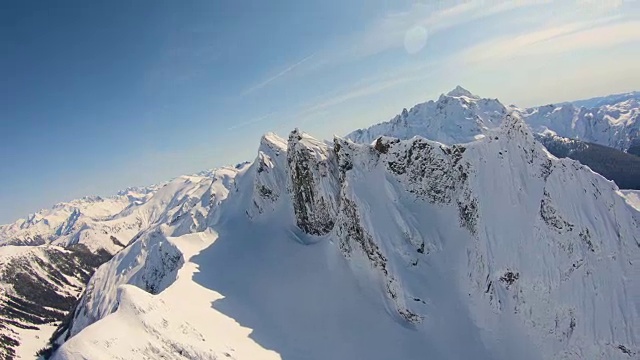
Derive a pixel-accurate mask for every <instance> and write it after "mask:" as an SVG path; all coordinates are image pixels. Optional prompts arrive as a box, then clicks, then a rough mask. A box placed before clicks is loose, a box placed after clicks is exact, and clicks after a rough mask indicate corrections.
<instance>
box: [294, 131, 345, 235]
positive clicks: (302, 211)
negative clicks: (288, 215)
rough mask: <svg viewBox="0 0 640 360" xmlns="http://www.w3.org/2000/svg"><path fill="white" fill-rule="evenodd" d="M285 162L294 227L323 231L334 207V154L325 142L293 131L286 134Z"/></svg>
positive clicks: (330, 221) (314, 232)
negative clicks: (294, 218)
mask: <svg viewBox="0 0 640 360" xmlns="http://www.w3.org/2000/svg"><path fill="white" fill-rule="evenodd" d="M287 163H288V165H289V168H288V170H289V184H290V185H289V186H290V193H291V195H292V201H293V210H294V212H295V216H296V223H297V224H298V227H299V228H300V229H302V230H303V231H304V232H306V233H308V234H312V235H324V234H327V233H328V232H329V231H331V229H333V225H334V224H335V218H336V213H337V210H338V193H339V185H338V179H337V177H336V175H337V171H336V170H337V164H336V159H335V155H334V153H333V152H332V151H331V148H330V147H329V146H328V145H326V144H324V143H322V142H320V141H318V140H315V139H313V138H312V137H310V136H308V135H307V134H305V133H302V132H299V131H297V130H296V131H293V132H292V133H291V135H289V142H288V151H287Z"/></svg>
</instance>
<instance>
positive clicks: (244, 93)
mask: <svg viewBox="0 0 640 360" xmlns="http://www.w3.org/2000/svg"><path fill="white" fill-rule="evenodd" d="M314 56H315V54H311V55H309V56H307V57H305V58H304V59H302V60H300V61H298V62H297V63H295V64H293V65H291V66H289V67H287V68H286V69H284V70H282V71H281V72H279V73H277V74H276V75H274V76H272V77H270V78H268V79H266V80H264V81H262V82H260V83H258V84H256V85H254V86H252V87H250V88H248V89H247V90H245V91H243V92H242V96H245V95H248V94H251V93H252V92H254V91H257V90H260V89H262V88H264V87H265V86H267V85H269V84H270V83H272V82H274V81H276V80H278V79H279V78H281V77H283V76H285V75H287V74H288V73H290V72H291V71H293V70H294V69H295V68H297V67H298V66H300V65H302V64H304V63H305V62H307V61H309V60H311V59H312V58H313V57H314Z"/></svg>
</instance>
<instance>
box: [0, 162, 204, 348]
mask: <svg viewBox="0 0 640 360" xmlns="http://www.w3.org/2000/svg"><path fill="white" fill-rule="evenodd" d="M214 181H216V178H215V176H214V175H213V172H211V171H209V172H203V173H201V174H198V175H192V176H182V177H179V178H176V179H174V180H172V181H169V182H167V183H165V184H162V185H158V186H151V187H146V188H129V189H126V190H124V191H121V192H119V193H118V194H117V195H116V196H114V197H110V198H101V197H86V198H82V199H79V200H74V201H71V202H68V203H60V204H57V205H55V206H54V207H53V208H51V209H46V210H41V211H39V212H37V213H35V214H32V215H30V216H29V217H27V218H26V219H21V220H18V221H16V222H14V223H13V224H9V225H4V226H1V227H0V357H2V358H3V359H13V358H14V357H15V358H17V359H30V358H33V355H34V354H35V352H36V351H37V350H39V349H40V348H42V347H44V346H45V345H46V343H47V340H48V338H49V337H50V336H51V334H52V333H53V330H54V329H55V328H56V327H57V326H59V325H60V324H63V325H64V324H65V323H66V322H68V320H69V319H66V318H67V315H68V313H69V311H71V310H73V308H74V307H75V305H76V302H77V299H78V297H79V295H80V294H81V293H82V292H83V291H84V289H85V285H86V283H87V281H88V280H89V278H90V276H91V275H92V274H93V272H94V270H95V269H96V268H97V267H98V266H99V265H101V264H102V263H104V262H105V261H107V260H109V259H110V258H111V257H112V256H113V255H114V254H116V253H119V252H121V250H123V249H125V248H127V246H128V245H129V243H131V242H132V241H133V240H134V239H135V238H137V237H140V236H142V234H143V233H144V232H145V231H147V230H149V229H150V228H154V227H155V226H157V225H158V224H167V223H173V222H176V221H177V220H178V219H181V221H180V224H181V226H183V227H184V228H185V229H192V230H194V231H196V230H197V231H200V230H203V229H204V224H205V216H206V214H207V213H208V207H209V206H211V205H210V204H211V202H212V201H214V200H215V199H214V198H213V197H212V196H211V195H210V194H209V193H208V191H209V188H210V187H211V184H212V182H214ZM176 231H184V230H183V229H176ZM65 319H66V320H65Z"/></svg>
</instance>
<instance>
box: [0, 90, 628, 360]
mask: <svg viewBox="0 0 640 360" xmlns="http://www.w3.org/2000/svg"><path fill="white" fill-rule="evenodd" d="M629 101H632V100H624V101H623V103H627V102H629ZM629 104H630V103H629ZM618 105H620V104H617V105H615V106H618ZM566 106H568V105H560V106H559V107H555V108H554V109H560V110H552V109H551V108H549V109H548V110H545V109H547V108H545V107H543V108H536V109H518V108H515V107H512V106H509V107H507V106H504V105H502V104H501V103H500V102H499V101H498V100H495V99H482V98H480V97H478V96H475V95H473V94H471V93H470V92H468V91H467V90H465V89H463V88H460V87H458V88H456V89H454V90H453V91H452V92H450V93H449V94H446V95H442V96H441V97H440V98H439V99H438V100H437V101H430V102H427V103H424V104H420V105H417V106H415V107H414V108H412V109H411V110H404V111H403V112H402V113H401V114H400V115H398V116H397V117H395V118H394V119H392V120H391V121H390V122H387V123H383V124H379V125H376V126H373V127H371V128H369V129H364V130H358V131H356V132H354V133H351V134H349V135H347V136H346V137H344V138H342V137H334V139H333V140H331V141H320V140H317V139H315V138H313V137H312V136H311V135H309V134H307V133H304V132H302V131H300V130H298V129H296V130H294V131H292V132H291V133H290V134H289V136H288V137H287V138H286V139H283V138H280V137H278V136H277V135H275V134H273V133H268V134H266V135H264V136H263V137H262V139H261V141H260V144H259V149H258V153H257V156H256V158H255V159H254V161H253V162H250V163H243V164H239V165H237V166H235V167H224V168H220V169H216V170H212V171H208V172H205V173H201V174H198V175H192V176H183V177H179V178H176V179H174V180H172V181H170V182H167V183H165V184H163V185H159V186H155V187H151V188H148V189H147V188H145V189H137V190H135V189H130V190H129V191H127V192H124V193H122V194H120V195H118V196H116V197H114V198H109V199H102V198H100V199H98V198H95V199H94V198H91V199H84V200H81V201H78V202H72V203H69V204H62V205H59V206H56V207H55V208H54V209H52V210H49V211H44V212H41V213H38V214H36V215H34V216H31V217H30V218H29V219H26V220H21V221H19V222H17V223H14V224H12V225H8V226H5V227H3V228H2V230H1V231H2V232H0V234H2V235H1V236H2V237H1V239H2V240H1V241H2V244H6V245H4V246H2V247H0V256H1V257H0V266H1V267H2V269H7V270H3V271H4V272H3V275H2V276H3V277H2V287H1V288H0V289H1V290H0V298H2V299H6V300H2V301H4V303H3V307H2V309H9V310H8V311H6V310H5V311H4V312H3V313H1V314H0V316H2V322H0V324H2V329H0V331H1V334H3V335H2V336H3V337H2V338H0V339H2V344H3V349H4V350H3V351H5V355H4V356H5V357H6V358H9V359H10V358H29V356H28V354H27V353H26V352H25V351H26V350H25V349H26V348H25V346H27V345H25V344H28V346H29V351H32V348H33V347H34V345H33V344H35V343H37V341H36V340H38V339H36V338H35V337H36V336H38V337H39V340H43V339H46V338H48V337H49V336H50V335H51V334H52V333H53V336H52V337H51V342H50V344H49V346H48V349H46V350H44V351H42V352H41V354H42V355H43V357H45V358H50V359H55V360H76V359H78V360H79V359H91V360H101V359H105V360H106V359H176V360H177V359H192V360H195V359H227V358H228V359H285V360H298V359H345V360H347V359H349V360H350V359H381V360H382V359H425V358H430V359H487V360H489V359H492V360H493V359H504V360H507V359H530V360H534V359H536V360H537V359H558V360H560V359H563V360H569V359H571V360H577V359H635V358H638V357H640V331H639V330H638V329H640V210H639V209H640V202H639V199H640V197H639V196H638V192H637V191H633V190H625V191H622V190H620V189H619V188H618V186H617V185H616V184H615V183H614V182H612V181H610V180H607V179H606V178H605V177H603V176H602V175H600V174H598V173H596V172H594V171H593V170H592V169H591V168H589V167H587V166H585V165H582V164H581V163H580V162H578V161H575V160H572V159H570V158H558V157H556V156H554V155H552V152H553V151H550V150H547V148H545V146H543V144H542V143H541V142H539V141H538V140H542V137H541V136H543V135H539V134H536V133H537V132H540V133H544V134H545V135H544V136H546V135H550V136H551V135H553V136H564V137H574V138H580V139H583V140H586V141H588V142H593V143H599V144H604V145H607V146H613V147H616V148H617V149H618V150H622V151H628V150H629V148H630V144H631V143H632V142H633V141H635V140H633V139H636V138H637V129H638V125H637V122H636V121H635V119H636V117H637V110H633V109H631V108H629V109H628V111H627V112H622V110H620V112H619V113H617V114H618V115H619V116H618V117H616V119H617V120H615V121H614V120H612V116H613V115H611V114H614V112H613V110H611V112H608V113H606V114H605V110H602V108H598V109H596V108H594V109H592V110H589V111H591V113H592V114H600V111H603V113H602V117H601V119H605V120H606V121H605V120H598V122H597V124H599V125H597V126H610V127H611V129H612V130H611V133H608V134H615V136H614V135H611V136H607V137H604V138H600V137H599V138H595V137H594V138H588V137H587V136H586V134H590V133H588V132H586V130H585V132H584V134H585V135H584V136H583V135H582V134H583V133H579V132H577V131H578V130H576V129H578V128H579V127H578V126H577V125H576V126H575V127H566V126H565V125H563V124H564V123H562V121H565V120H564V119H572V120H566V121H567V123H569V121H571V124H580V123H582V122H583V121H584V122H585V124H586V123H588V121H590V120H587V119H588V118H589V117H586V116H585V117H579V116H578V115H576V114H578V113H580V114H581V113H582V111H584V110H579V111H578V112H577V113H576V112H572V113H571V115H566V117H565V116H563V117H562V121H555V120H553V121H552V120H551V119H553V117H551V116H550V115H549V116H547V115H546V114H552V113H554V111H555V112H559V113H560V112H562V111H564V110H562V109H564V108H565V107H566ZM603 106H604V107H606V108H607V109H609V108H608V107H611V106H614V105H603ZM620 106H621V107H622V106H627V105H620ZM629 106H630V105H629ZM606 111H609V110H606ZM568 113H569V112H568ZM568 113H567V114H568ZM554 116H556V115H554ZM558 116H559V115H558ZM597 116H600V115H597ZM597 116H596V115H594V118H597ZM580 119H584V120H580ZM589 119H591V118H589ZM602 121H604V122H602ZM527 123H528V124H527ZM607 124H608V125H607ZM543 126H544V129H542V127H543ZM556 126H557V127H556ZM572 126H573V125H572ZM585 126H586V128H588V127H589V126H591V125H589V126H587V125H585ZM593 126H595V125H593ZM553 127H555V128H553ZM562 129H565V130H567V131H569V130H571V131H570V132H569V133H567V132H562ZM598 129H600V128H598ZM607 129H609V128H607ZM634 129H635V130H634ZM614 130H615V131H614ZM634 131H635V132H634ZM623 133H624V134H626V135H622V134H623ZM634 137H636V138H634ZM536 139H538V140H536ZM556 140H557V139H556ZM562 141H564V140H562ZM603 142H606V143H603ZM547 146H549V147H551V146H550V145H549V144H547ZM573 149H574V147H570V150H567V152H573ZM624 155H628V156H633V155H630V154H624ZM30 229H31V230H30ZM107 258H109V260H106V259H107ZM105 260H106V262H104V263H103V264H102V265H101V266H99V267H97V268H96V266H97V265H98V264H99V263H101V262H103V261H105ZM12 261H15V262H16V264H19V265H15V264H14V265H10V266H7V265H6V264H9V263H10V262H12ZM20 264H26V265H20ZM33 264H36V266H34V265H33ZM7 271H12V272H13V273H7ZM91 273H93V275H92V276H90V278H89V275H90V274H91ZM16 279H17V280H16ZM22 279H30V280H28V281H26V282H25V281H22ZM87 279H88V282H87V283H86V285H85V280H87ZM24 284H28V285H27V286H28V287H29V288H27V289H23V287H24ZM34 287H36V288H39V289H44V290H41V291H40V290H38V291H33V290H32V289H31V288H34ZM41 292H43V293H42V294H41ZM44 292H46V293H44ZM54 294H55V295H54ZM50 298H51V299H60V306H58V305H57V303H56V304H51V303H49V302H47V301H49V300H48V299H50ZM76 298H77V300H76ZM5 304H6V305H5ZM65 314H68V315H67V317H66V318H64V315H65ZM54 327H57V328H56V330H55V332H53V328H54ZM6 339H9V340H6ZM38 346H44V340H43V341H40V342H39V343H38ZM36 348H37V347H36ZM31 358H33V357H31Z"/></svg>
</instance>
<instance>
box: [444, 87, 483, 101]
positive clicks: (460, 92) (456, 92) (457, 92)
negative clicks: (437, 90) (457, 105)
mask: <svg viewBox="0 0 640 360" xmlns="http://www.w3.org/2000/svg"><path fill="white" fill-rule="evenodd" d="M447 96H451V97H460V96H466V97H468V98H472V99H480V97H479V96H478V95H474V94H473V93H471V91H469V90H467V89H465V88H463V87H462V86H460V85H458V86H456V87H455V89H453V90H451V91H449V92H448V93H447Z"/></svg>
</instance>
